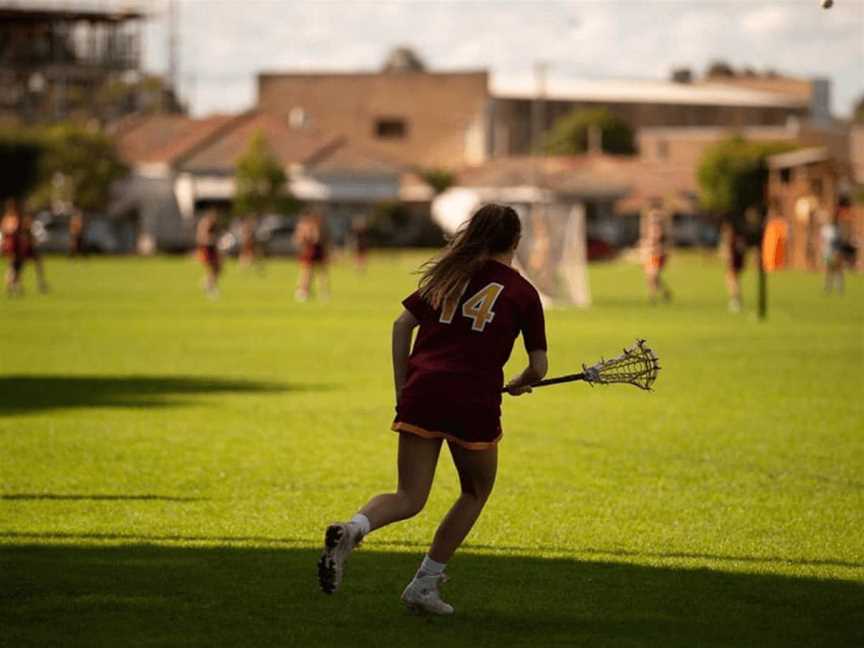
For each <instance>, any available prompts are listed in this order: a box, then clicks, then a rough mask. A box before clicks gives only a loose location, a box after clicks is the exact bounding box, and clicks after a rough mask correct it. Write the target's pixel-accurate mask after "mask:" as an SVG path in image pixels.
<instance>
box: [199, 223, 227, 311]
mask: <svg viewBox="0 0 864 648" xmlns="http://www.w3.org/2000/svg"><path fill="white" fill-rule="evenodd" d="M218 239H219V223H218V221H217V220H216V214H215V213H214V212H213V211H212V210H210V211H207V212H206V213H205V214H204V216H202V217H201V220H199V221H198V226H197V227H196V229H195V244H196V245H197V246H198V260H199V261H200V262H201V263H202V264H204V270H205V272H206V274H205V276H204V282H203V287H204V292H206V293H207V296H208V297H210V298H211V299H215V298H216V297H218V296H219V285H218V282H219V273H220V272H221V270H222V264H221V263H220V260H219V248H218V247H217V243H218Z"/></svg>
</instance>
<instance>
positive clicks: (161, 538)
mask: <svg viewBox="0 0 864 648" xmlns="http://www.w3.org/2000/svg"><path fill="white" fill-rule="evenodd" d="M3 499H18V498H17V497H16V496H14V495H12V496H0V500H3ZM120 499H139V498H137V497H135V496H132V497H129V498H120ZM160 499H167V500H172V501H173V500H178V501H185V500H181V498H160ZM0 538H7V539H15V540H39V541H48V542H58V541H59V542H68V541H81V540H84V541H90V540H97V541H100V542H104V541H110V542H114V541H118V540H119V541H124V542H129V543H136V544H138V543H154V542H206V543H214V542H227V543H241V542H243V543H259V544H267V545H277V546H278V545H289V546H296V545H306V544H310V543H315V542H317V540H318V539H317V538H308V537H307V538H300V537H293V538H288V537H274V536H241V535H232V536H212V535H189V534H179V533H176V534H161V535H140V534H135V533H67V532H63V531H0ZM364 546H366V547H369V548H371V549H372V550H373V551H383V550H385V549H387V548H390V547H405V548H415V549H417V550H418V551H425V550H426V548H428V546H429V543H428V542H408V541H398V540H395V541H394V540H387V541H383V542H378V541H376V540H374V539H372V540H369V539H367V540H365V541H364ZM463 546H464V548H465V549H468V550H472V549H473V550H481V551H482V550H486V551H488V550H492V551H504V552H515V553H520V554H526V553H527V554H530V553H535V554H537V553H540V554H555V555H558V556H562V555H563V556H571V555H572V556H574V560H575V559H576V557H579V558H581V557H584V556H597V557H600V558H607V559H608V558H611V559H613V560H614V558H616V557H620V558H637V559H638V558H647V559H655V558H660V559H669V558H672V559H675V558H684V559H696V560H704V561H707V562H709V563H715V562H716V563H754V564H763V565H772V564H773V565H799V566H801V567H849V568H852V569H864V563H860V562H854V561H851V560H838V559H835V558H800V557H791V556H788V557H777V556H743V555H740V554H725V555H721V554H710V553H697V552H687V551H629V550H626V549H604V548H596V547H575V548H574V547H569V548H568V547H560V546H559V547H556V546H551V545H535V546H531V547H525V546H518V545H501V544H496V545H487V544H479V543H473V542H467V543H465V544H464V545H463Z"/></svg>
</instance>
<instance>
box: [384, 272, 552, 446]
mask: <svg viewBox="0 0 864 648" xmlns="http://www.w3.org/2000/svg"><path fill="white" fill-rule="evenodd" d="M402 303H403V305H404V306H405V308H406V309H407V310H408V311H409V312H411V314H412V315H414V317H416V318H417V319H418V320H419V322H420V330H419V332H418V333H417V339H416V340H415V342H414V348H413V350H412V352H411V357H410V358H409V360H408V378H407V381H406V383H405V386H404V387H403V389H402V393H401V394H400V397H399V403H398V404H397V406H396V413H397V414H396V421H395V423H394V425H393V427H394V429H397V430H404V431H407V432H413V433H415V434H419V435H420V436H427V437H444V438H448V439H451V440H453V441H455V442H456V443H460V444H461V445H463V446H465V447H469V448H483V447H488V446H489V445H491V444H493V443H495V442H496V441H497V440H498V438H499V437H500V436H501V423H500V419H501V388H502V387H503V385H504V372H503V369H504V365H505V364H506V362H507V360H508V358H509V357H510V352H511V351H512V349H513V343H514V342H515V341H516V338H517V337H518V335H519V333H520V332H521V333H522V337H523V340H524V343H525V350H526V351H528V352H531V351H536V350H541V349H542V350H545V349H546V331H545V323H544V319H543V308H542V306H541V304H540V297H539V295H538V294H537V291H536V290H535V289H534V287H533V286H532V285H531V284H530V283H528V281H526V280H525V279H524V278H523V277H522V276H521V275H520V274H519V273H518V272H516V271H515V270H513V269H512V268H511V267H509V266H507V265H504V264H503V263H499V262H497V261H491V260H490V261H487V262H486V263H485V264H484V265H483V267H482V268H481V269H480V270H479V271H478V272H477V273H476V274H475V275H474V276H473V277H472V279H471V280H470V281H469V282H468V285H467V286H466V288H465V290H464V291H463V292H462V294H461V296H460V297H459V299H458V301H457V300H450V301H448V303H445V304H444V305H443V306H442V307H441V308H439V309H433V308H432V306H431V305H430V304H429V303H428V302H426V301H425V300H424V299H423V298H422V297H420V295H419V294H418V293H417V292H414V293H413V294H411V295H410V296H409V297H408V298H406V299H405V301H403V302H402Z"/></svg>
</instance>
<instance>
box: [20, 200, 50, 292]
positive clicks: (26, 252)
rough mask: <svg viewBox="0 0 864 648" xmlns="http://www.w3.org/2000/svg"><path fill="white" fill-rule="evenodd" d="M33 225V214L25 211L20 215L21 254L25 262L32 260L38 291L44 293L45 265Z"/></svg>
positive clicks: (46, 287) (34, 224) (46, 290)
mask: <svg viewBox="0 0 864 648" xmlns="http://www.w3.org/2000/svg"><path fill="white" fill-rule="evenodd" d="M35 226H36V223H35V221H34V220H33V216H31V215H30V214H29V213H27V212H26V211H25V212H24V213H23V215H22V216H21V256H22V257H23V261H24V263H25V264H26V263H27V261H32V262H33V268H34V269H35V271H36V284H37V285H38V286H39V292H41V293H46V292H48V282H47V281H46V280H45V267H44V266H43V265H42V255H41V254H39V248H38V243H39V242H38V241H37V237H36V232H35Z"/></svg>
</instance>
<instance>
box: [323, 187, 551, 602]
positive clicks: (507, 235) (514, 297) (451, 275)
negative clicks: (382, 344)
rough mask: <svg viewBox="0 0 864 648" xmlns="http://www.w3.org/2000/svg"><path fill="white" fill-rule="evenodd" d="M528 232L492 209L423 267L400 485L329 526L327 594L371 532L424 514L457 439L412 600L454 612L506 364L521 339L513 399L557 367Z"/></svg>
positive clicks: (405, 362) (396, 349)
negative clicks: (457, 563) (524, 238)
mask: <svg viewBox="0 0 864 648" xmlns="http://www.w3.org/2000/svg"><path fill="white" fill-rule="evenodd" d="M520 236H521V225H520V222H519V216H518V215H517V214H516V212H515V210H513V209H512V208H511V207H506V206H503V205H494V204H490V205H485V206H483V207H481V208H480V209H479V210H478V211H477V212H476V213H475V214H474V215H473V216H472V217H471V218H470V220H469V221H468V222H467V223H466V224H465V225H463V227H462V228H460V230H459V231H458V232H457V233H456V235H455V236H454V237H453V239H452V240H451V241H450V243H449V245H448V246H447V248H446V249H445V250H444V252H443V253H442V254H441V255H440V256H439V257H437V258H436V259H433V260H432V261H430V262H428V263H426V264H425V265H424V266H423V267H422V268H421V270H422V276H421V278H420V285H419V288H418V290H416V291H415V292H414V293H412V294H411V295H409V296H408V297H407V298H406V299H405V300H404V301H403V302H402V304H403V306H404V310H403V311H402V314H401V315H399V317H398V318H397V319H396V322H395V323H394V326H393V373H394V381H395V387H396V401H397V404H396V420H395V421H394V423H393V430H395V431H397V432H398V433H399V455H398V462H397V463H398V473H399V477H398V486H397V490H396V492H395V493H386V494H382V495H378V496H377V497H373V498H372V499H371V500H369V502H368V503H367V504H366V505H365V506H364V507H363V508H361V509H360V511H359V513H357V514H356V515H355V516H354V517H353V518H352V519H351V521H350V522H346V523H337V524H332V525H330V526H329V527H328V528H327V531H326V534H325V549H324V553H323V555H322V556H321V559H320V561H319V563H318V577H319V582H320V584H321V588H322V590H323V591H324V592H326V593H328V594H332V593H333V592H335V591H336V589H338V587H339V585H340V583H341V580H342V573H343V565H344V562H345V560H346V559H347V557H348V555H349V554H350V553H351V551H352V550H353V549H354V547H355V546H356V545H357V544H358V543H359V542H360V540H362V538H363V537H364V536H365V535H367V534H368V533H369V532H370V531H373V530H375V529H379V528H381V527H383V526H386V525H388V524H391V523H393V522H397V521H399V520H404V519H407V518H410V517H413V516H414V515H416V514H417V513H419V512H420V511H421V510H422V509H423V506H424V505H425V503H426V499H427V497H428V495H429V490H430V489H431V487H432V481H433V478H434V476H435V467H436V465H437V463H438V455H439V453H440V451H441V445H442V443H443V442H444V441H445V440H446V441H447V445H448V447H449V449H450V455H451V456H452V458H453V463H454V464H455V465H456V470H457V472H458V473H459V483H460V485H461V488H462V493H461V495H460V497H459V499H457V500H456V503H455V504H454V505H453V507H452V508H451V509H450V511H449V512H448V513H447V515H446V516H445V517H444V519H443V520H442V521H441V524H440V525H439V526H438V530H437V531H436V532H435V537H434V539H433V541H432V546H431V547H430V549H429V553H428V554H427V555H426V557H425V558H424V559H423V562H422V563H421V565H420V569H419V570H418V571H417V573H416V574H415V576H414V578H413V579H412V580H411V582H410V583H409V584H408V586H407V587H406V588H405V591H404V592H403V593H402V600H403V602H404V603H405V604H406V605H407V606H408V607H409V608H411V609H412V610H417V611H423V612H429V613H433V614H452V613H453V607H452V606H450V605H449V604H447V603H445V602H444V601H442V600H441V596H440V592H439V589H438V588H439V585H440V584H441V583H443V582H445V580H446V577H445V575H444V568H445V567H446V564H447V562H448V561H449V560H450V558H451V556H452V555H453V554H454V552H455V551H456V550H457V549H458V548H459V546H460V545H461V544H462V542H463V540H464V539H465V537H466V536H467V535H468V533H469V532H470V531H471V528H472V527H473V526H474V523H475V522H476V521H477V518H478V517H479V516H480V513H481V512H482V510H483V507H484V505H485V504H486V500H487V499H488V497H489V495H490V494H491V492H492V486H493V485H494V483H495V475H496V472H497V467H498V450H497V444H498V441H499V440H500V439H501V434H502V432H501V390H502V387H504V374H503V367H504V365H505V363H506V362H507V359H508V358H509V356H510V352H511V350H512V349H513V344H514V342H515V341H516V338H517V337H518V336H519V334H520V333H521V334H522V337H523V341H524V343H525V350H526V351H527V352H528V357H529V365H528V367H527V368H526V369H525V370H524V371H522V372H521V373H520V374H519V375H518V376H516V377H515V378H514V379H513V380H511V381H510V382H509V383H507V386H506V389H507V391H508V392H509V393H510V394H512V395H514V396H518V395H519V394H524V393H527V392H530V391H531V385H533V384H535V383H536V382H538V381H539V380H541V379H542V378H543V376H544V375H545V374H546V369H547V359H546V331H545V324H544V319H543V308H542V306H541V304H540V296H539V295H538V293H537V291H536V290H535V289H534V287H533V286H532V285H531V284H530V283H529V282H528V281H527V280H526V279H524V278H523V277H522V276H521V275H520V274H519V273H518V272H517V271H516V270H514V269H513V268H512V267H511V264H512V262H513V254H514V253H515V251H516V246H517V245H518V244H519V238H520ZM418 326H419V331H418V333H417V338H416V341H415V342H414V348H413V350H412V349H411V337H412V333H413V331H414V329H415V328H417V327H418ZM409 352H410V357H409ZM358 462H359V463H360V464H361V465H362V458H354V459H353V460H352V463H354V464H357V463H358Z"/></svg>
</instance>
